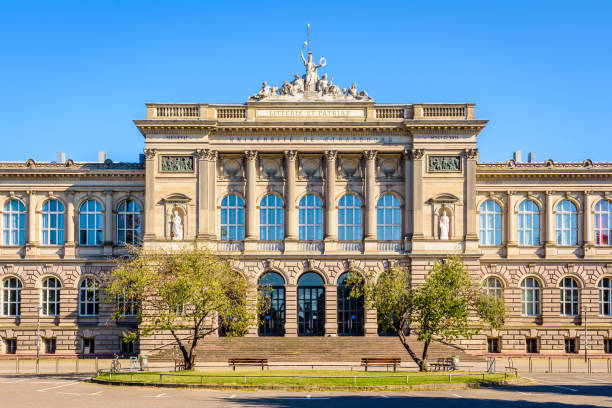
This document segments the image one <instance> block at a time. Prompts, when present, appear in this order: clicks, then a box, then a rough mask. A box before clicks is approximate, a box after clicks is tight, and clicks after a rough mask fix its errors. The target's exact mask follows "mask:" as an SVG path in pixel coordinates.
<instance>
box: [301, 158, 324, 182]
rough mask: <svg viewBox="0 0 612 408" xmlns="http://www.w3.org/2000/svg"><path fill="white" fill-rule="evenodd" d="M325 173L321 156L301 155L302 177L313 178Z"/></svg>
mask: <svg viewBox="0 0 612 408" xmlns="http://www.w3.org/2000/svg"><path fill="white" fill-rule="evenodd" d="M322 174H323V169H322V167H321V158H320V157H313V156H310V157H308V156H306V157H303V156H301V157H300V168H299V175H300V177H301V178H305V179H313V178H321V175H322Z"/></svg>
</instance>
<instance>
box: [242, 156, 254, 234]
mask: <svg viewBox="0 0 612 408" xmlns="http://www.w3.org/2000/svg"><path fill="white" fill-rule="evenodd" d="M244 156H245V159H246V200H247V202H246V230H245V233H246V234H245V240H247V241H254V240H256V239H257V233H256V231H255V229H256V220H257V203H256V200H257V198H256V196H255V194H256V191H255V190H256V185H257V151H256V150H248V151H246V152H245V153H244Z"/></svg>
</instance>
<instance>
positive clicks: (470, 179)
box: [465, 149, 478, 251]
mask: <svg viewBox="0 0 612 408" xmlns="http://www.w3.org/2000/svg"><path fill="white" fill-rule="evenodd" d="M477 157H478V150H477V149H467V150H466V151H465V189H466V195H465V225H466V226H465V239H466V241H472V243H471V245H467V246H468V247H469V246H471V248H470V249H472V250H475V251H478V234H477V230H478V225H477V221H476V158H477Z"/></svg>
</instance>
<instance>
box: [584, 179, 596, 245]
mask: <svg viewBox="0 0 612 408" xmlns="http://www.w3.org/2000/svg"><path fill="white" fill-rule="evenodd" d="M592 194H593V192H592V191H585V192H584V200H583V203H584V208H583V209H582V211H584V226H583V229H582V230H583V237H582V240H583V246H584V247H585V251H586V249H587V248H588V247H590V246H593V245H594V243H595V236H594V235H595V234H594V233H593V214H592V213H591V207H592V205H593V196H592Z"/></svg>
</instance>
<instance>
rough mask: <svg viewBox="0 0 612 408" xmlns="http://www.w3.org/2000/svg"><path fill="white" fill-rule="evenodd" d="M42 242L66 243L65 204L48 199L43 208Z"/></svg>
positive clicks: (46, 243)
mask: <svg viewBox="0 0 612 408" xmlns="http://www.w3.org/2000/svg"><path fill="white" fill-rule="evenodd" d="M42 244H43V245H64V204H62V203H61V201H59V200H49V201H46V202H45V204H44V205H43V209H42Z"/></svg>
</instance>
